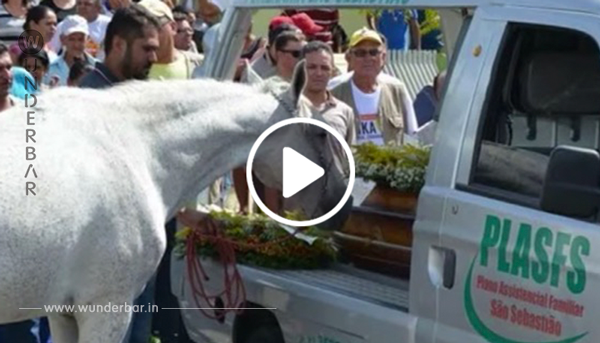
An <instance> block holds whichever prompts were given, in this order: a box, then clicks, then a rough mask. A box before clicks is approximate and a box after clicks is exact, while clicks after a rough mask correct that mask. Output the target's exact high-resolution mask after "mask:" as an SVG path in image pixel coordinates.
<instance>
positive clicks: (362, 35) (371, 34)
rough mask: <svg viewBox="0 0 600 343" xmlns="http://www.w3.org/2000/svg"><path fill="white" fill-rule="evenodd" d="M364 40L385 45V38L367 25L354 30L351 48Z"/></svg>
mask: <svg viewBox="0 0 600 343" xmlns="http://www.w3.org/2000/svg"><path fill="white" fill-rule="evenodd" d="M364 41H371V42H375V43H378V44H381V45H383V39H382V38H381V36H380V35H379V33H377V31H373V30H370V29H368V28H366V27H363V28H362V29H360V30H358V31H356V32H354V33H353V34H352V37H350V48H353V47H355V46H357V45H358V44H360V43H362V42H364Z"/></svg>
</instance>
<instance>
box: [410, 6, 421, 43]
mask: <svg viewBox="0 0 600 343" xmlns="http://www.w3.org/2000/svg"><path fill="white" fill-rule="evenodd" d="M409 13H410V16H409V19H408V28H409V30H410V46H411V48H413V49H416V50H421V27H420V26H419V20H418V19H419V13H418V12H417V11H416V10H411V11H410V12H409Z"/></svg>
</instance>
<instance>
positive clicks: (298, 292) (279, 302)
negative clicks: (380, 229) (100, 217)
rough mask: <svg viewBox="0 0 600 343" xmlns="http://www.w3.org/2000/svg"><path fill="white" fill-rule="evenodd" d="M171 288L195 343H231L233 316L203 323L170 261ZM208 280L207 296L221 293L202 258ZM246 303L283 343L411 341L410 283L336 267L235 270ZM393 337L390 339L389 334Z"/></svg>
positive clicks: (218, 273) (218, 271)
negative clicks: (272, 320) (309, 342)
mask: <svg viewBox="0 0 600 343" xmlns="http://www.w3.org/2000/svg"><path fill="white" fill-rule="evenodd" d="M172 262H173V263H172V265H171V266H172V269H171V276H172V289H173V292H174V293H175V295H176V296H177V297H178V298H179V301H180V305H181V306H182V307H184V308H189V309H188V310H185V311H183V312H182V315H183V320H184V322H185V323H186V327H187V329H188V332H189V334H190V337H192V338H193V339H194V340H195V341H197V342H214V343H231V342H232V339H231V337H232V335H233V323H234V319H235V316H234V314H233V313H229V314H228V315H227V316H226V318H225V321H224V322H223V323H219V322H217V321H215V320H207V319H206V318H205V317H203V316H202V315H201V314H200V313H199V312H198V311H197V310H194V309H191V308H193V307H196V306H195V304H194V301H193V300H192V297H191V293H190V288H189V285H188V284H187V281H184V277H183V276H184V272H183V269H184V264H185V262H184V261H182V260H176V259H174V258H173V259H172ZM202 264H203V266H204V269H205V271H206V272H207V274H208V275H209V277H210V281H207V282H206V283H205V287H206V289H207V290H208V292H209V293H211V294H217V293H218V292H219V291H220V290H222V280H223V270H222V267H221V266H220V265H219V264H218V263H217V262H215V261H213V260H210V259H203V260H202ZM238 270H239V272H240V274H241V276H242V279H243V280H244V285H245V289H246V295H247V299H248V300H249V301H250V302H252V303H254V304H258V306H262V307H264V308H267V309H273V313H274V314H275V315H276V316H277V318H278V320H279V321H280V322H279V323H280V325H281V326H282V330H283V332H284V335H285V337H286V342H297V341H298V340H299V339H300V337H302V336H303V335H311V334H312V335H319V334H322V333H323V334H324V333H328V334H329V335H330V337H337V340H338V341H343V342H352V343H358V342H379V343H394V342H398V339H400V341H401V342H412V341H413V337H414V328H415V325H416V318H415V317H414V316H412V315H410V314H409V313H408V307H409V298H408V296H409V295H408V292H409V290H408V288H409V287H408V285H409V282H408V280H403V279H396V278H392V277H389V276H385V275H381V274H377V273H373V272H369V271H365V270H361V269H358V268H355V267H353V266H352V265H346V264H336V265H334V266H333V267H332V268H330V269H323V270H274V269H266V268H257V267H250V266H245V265H238ZM390 332H394V333H395V335H394V336H390V335H389V333H390Z"/></svg>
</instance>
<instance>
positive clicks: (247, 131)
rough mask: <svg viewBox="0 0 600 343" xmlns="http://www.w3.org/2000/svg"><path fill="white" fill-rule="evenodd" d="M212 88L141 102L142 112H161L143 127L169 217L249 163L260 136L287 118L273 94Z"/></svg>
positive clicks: (153, 171) (153, 174) (145, 122)
mask: <svg viewBox="0 0 600 343" xmlns="http://www.w3.org/2000/svg"><path fill="white" fill-rule="evenodd" d="M214 87H216V88H215V89H211V90H210V94H208V95H206V96H198V97H194V99H188V98H185V99H183V98H182V99H177V100H179V101H173V100H175V99H172V98H171V99H170V101H169V102H168V103H165V104H159V103H152V102H150V103H148V104H144V105H140V107H141V108H140V109H141V110H143V111H152V112H153V113H158V115H153V116H152V118H153V119H152V120H144V121H143V122H140V123H139V125H140V126H141V137H143V138H142V139H144V140H146V142H147V145H146V146H148V147H149V149H150V152H151V156H153V157H152V158H150V163H149V168H148V169H149V173H150V174H151V177H152V179H153V181H154V184H155V186H156V188H157V190H158V193H159V196H160V198H161V199H162V201H163V203H164V208H165V211H166V219H167V220H168V219H170V218H172V216H173V215H174V214H175V213H176V211H177V210H178V209H180V208H181V207H183V205H184V203H185V202H188V201H190V200H194V199H195V197H196V196H197V195H198V194H199V193H200V192H201V191H202V190H203V189H205V188H206V187H208V186H209V185H210V183H211V182H213V181H214V180H216V179H217V178H219V177H221V176H223V175H225V174H226V173H227V172H229V171H231V170H233V169H235V168H236V167H240V166H245V163H246V159H247V157H248V155H249V153H250V150H251V148H252V145H253V144H254V142H255V141H256V139H257V138H258V137H259V136H260V134H261V133H262V132H264V131H265V130H266V129H267V128H268V127H269V126H271V125H272V124H274V123H275V122H278V121H280V120H282V119H285V118H283V117H282V118H279V116H280V115H279V116H278V115H277V114H276V113H278V112H281V111H275V109H276V108H277V107H278V103H277V101H276V100H275V99H274V98H273V97H272V96H270V95H266V94H260V93H256V92H254V91H250V89H249V88H247V89H240V88H238V87H237V86H235V87H234V86H230V87H233V89H232V88H228V89H227V88H223V87H221V85H218V84H214ZM207 90H208V89H204V91H205V92H206V91H207ZM223 93H224V94H227V96H223ZM188 94H189V93H188ZM192 94H202V92H200V91H196V92H194V93H192ZM232 99H233V100H232ZM174 103H175V104H178V106H176V107H175V106H173V105H172V104H174Z"/></svg>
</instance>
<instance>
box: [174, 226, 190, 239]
mask: <svg viewBox="0 0 600 343" xmlns="http://www.w3.org/2000/svg"><path fill="white" fill-rule="evenodd" d="M191 233H192V229H191V228H189V227H187V226H186V227H184V228H183V229H181V230H179V231H177V232H176V233H175V238H176V239H179V240H186V239H187V238H188V236H189V235H190V234H191Z"/></svg>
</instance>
